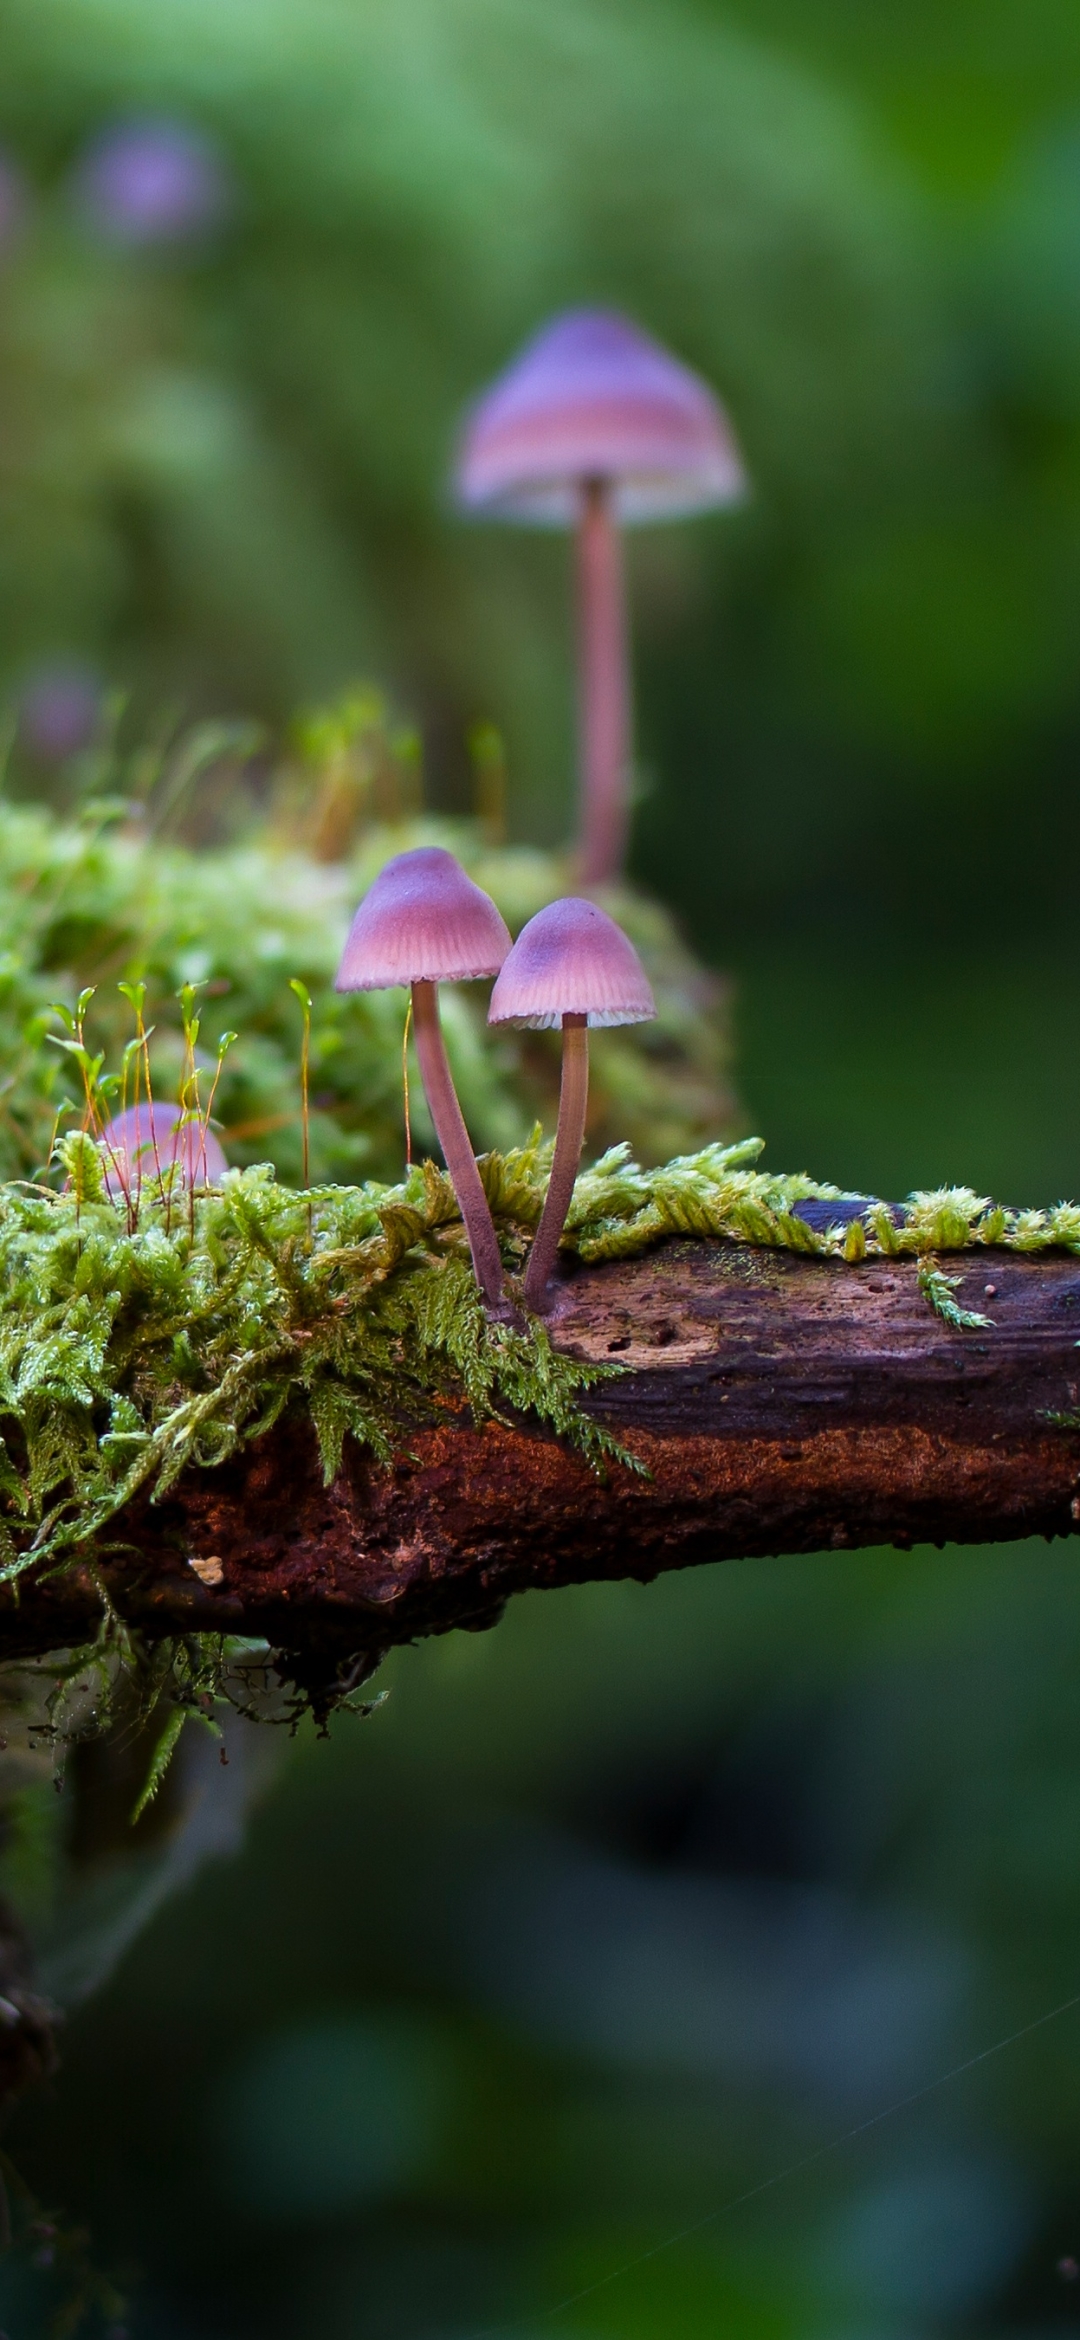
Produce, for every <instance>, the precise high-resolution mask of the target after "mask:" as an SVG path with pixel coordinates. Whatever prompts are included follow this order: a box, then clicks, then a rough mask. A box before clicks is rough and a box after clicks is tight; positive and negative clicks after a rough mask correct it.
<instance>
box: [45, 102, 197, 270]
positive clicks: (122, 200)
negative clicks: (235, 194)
mask: <svg viewBox="0 0 1080 2340" xmlns="http://www.w3.org/2000/svg"><path fill="white" fill-rule="evenodd" d="M75 191H76V195H77V197H78V200H79V203H80V205H81V208H82V210H83V211H84V213H85V214H86V216H87V218H88V219H89V221H90V223H91V225H92V226H93V227H94V228H95V229H96V230H97V232H98V234H99V235H102V236H104V237H106V238H107V240H108V241H109V242H110V243H113V244H158V243H180V242H182V241H184V240H185V239H186V238H188V237H195V236H199V235H205V234H206V232H207V231H208V230H209V229H210V228H213V227H215V226H216V225H217V223H218V221H219V220H220V219H222V218H223V217H224V215H225V213H226V211H227V210H228V208H229V195H230V189H229V183H228V179H227V176H226V172H225V169H224V167H223V164H222V162H221V159H220V157H219V156H218V154H217V153H216V151H215V149H214V148H213V146H212V145H211V144H210V142H209V140H208V139H206V138H204V137H203V136H202V134H201V132H199V131H197V130H189V129H187V128H185V126H184V125H183V124H182V123H180V122H169V121H155V120H146V121H134V122H125V123H121V124H119V125H118V126H117V127H116V128H114V129H111V130H106V131H104V132H103V133H102V135H101V136H100V137H99V138H97V139H95V140H94V142H93V144H92V145H91V146H90V147H88V148H87V151H86V153H85V154H84V156H83V158H82V161H81V163H80V164H79V166H78V170H77V172H76V177H75Z"/></svg>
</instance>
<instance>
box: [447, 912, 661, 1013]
mask: <svg viewBox="0 0 1080 2340" xmlns="http://www.w3.org/2000/svg"><path fill="white" fill-rule="evenodd" d="M655 1014H656V1002H655V1000H654V999H653V995H652V992H651V990H650V988H649V979H648V976H647V975H646V973H645V969H644V967H643V966H642V964H641V961H640V959H639V958H638V955H637V952H636V950H635V949H634V946H633V943H632V942H630V941H629V939H628V937H627V936H626V935H625V934H624V933H623V930H622V928H621V926H616V924H615V921H614V919H613V918H609V917H608V915H607V912H606V910H601V909H600V908H599V906H598V904H597V903H595V902H588V901H585V900H584V899H581V898H579V897H578V896H577V895H568V896H567V897H566V899H565V900H564V901H561V902H549V903H548V905H547V908H546V909H545V910H538V911H537V913H536V916H535V918H530V920H529V923H528V925H527V926H523V927H522V929H521V933H520V934H519V936H518V938H517V941H516V943H515V944H514V947H513V950H512V951H511V953H510V956H509V958H508V959H507V960H505V961H504V964H503V967H502V969H501V972H500V974H499V979H498V982H497V983H496V985H495V988H494V990H493V992H492V994H491V1006H490V1008H489V1010H488V1022H489V1024H523V1025H527V1026H529V1027H531V1028H532V1029H539V1028H541V1027H544V1026H553V1025H558V1024H561V1022H562V1019H563V1017H564V1016H584V1017H585V1018H586V1019H587V1021H588V1022H589V1023H590V1024H593V1025H596V1024H646V1023H648V1022H650V1021H651V1019H652V1017H653V1016H655Z"/></svg>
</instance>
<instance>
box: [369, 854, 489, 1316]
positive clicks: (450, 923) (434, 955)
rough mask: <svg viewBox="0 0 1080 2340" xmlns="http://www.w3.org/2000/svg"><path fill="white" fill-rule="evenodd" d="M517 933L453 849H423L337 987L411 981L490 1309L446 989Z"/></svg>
mask: <svg viewBox="0 0 1080 2340" xmlns="http://www.w3.org/2000/svg"><path fill="white" fill-rule="evenodd" d="M509 948H510V935H509V932H508V929H507V927H506V926H505V924H504V922H503V920H502V918H501V917H500V914H499V912H498V911H497V909H496V907H495V904H494V902H493V901H492V900H491V899H490V896H489V895H487V894H485V893H482V892H481V890H480V887H479V886H475V885H474V884H473V881H472V879H471V878H470V877H468V876H466V873H465V871H464V870H463V869H462V867H461V864H460V862H458V861H455V859H454V856H453V854H452V853H446V852H444V850H443V848H442V846H440V845H421V846H419V847H417V849H416V850H415V851H414V852H412V853H399V854H397V855H396V856H395V858H394V860H393V861H388V862H387V864H386V867H385V868H384V869H383V870H381V871H380V873H379V876H378V877H377V878H376V880H375V883H374V885H373V886H372V887H371V889H370V891H369V892H368V893H366V894H365V896H364V899H363V901H362V902H361V904H360V907H359V909H358V911H357V913H356V916H355V918H354V919H353V922H352V925H351V927H350V929H349V936H348V940H347V942H346V944H345V949H344V952H343V954H342V960H341V965H340V967H339V968H338V972H337V978H336V988H337V990H338V991H388V990H391V989H393V987H394V986H395V985H396V984H399V983H402V984H406V983H407V984H411V986H412V1013H413V1031H414V1034H415V1036H416V1053H417V1056H418V1057H419V1060H420V1071H421V1074H422V1076H423V1082H424V1089H425V1093H426V1095H427V1101H428V1105H429V1106H430V1108H431V1118H432V1120H433V1122H434V1124H435V1130H436V1135H437V1137H438V1140H439V1144H440V1145H441V1147H442V1150H443V1155H444V1158H445V1161H446V1167H447V1170H448V1171H449V1173H450V1178H451V1181H452V1184H453V1188H454V1193H455V1194H456V1196H457V1199H458V1203H459V1205H460V1209H461V1216H462V1218H463V1220H464V1222H465V1232H466V1234H467V1236H468V1238H469V1249H470V1251H471V1253H472V1262H473V1268H474V1271H475V1274H476V1281H477V1283H478V1284H479V1286H480V1290H481V1292H482V1293H483V1295H484V1299H485V1301H486V1302H487V1305H488V1307H489V1308H492V1309H498V1308H500V1306H501V1302H502V1260H501V1258H500V1256H499V1244H498V1238H497V1236H496V1234H495V1227H494V1223H493V1221H492V1217H491V1212H490V1210H489V1209H488V1202H487V1196H486V1195H485V1193H484V1188H483V1183H482V1181H481V1177H480V1172H479V1170H478V1169H477V1166H476V1157H475V1155H474V1153H473V1150H472V1144H471V1141H470V1138H469V1133H468V1130H467V1129H466V1127H465V1123H464V1120H463V1118H462V1112H461V1107H460V1105H459V1104H458V1100H457V1093H456V1091H455V1088H454V1084H453V1080H452V1079H451V1075H450V1067H449V1064H448V1063H447V1060H446V1048H445V1045H444V1042H443V1036H442V1026H441V1024H440V1022H439V1000H438V992H437V989H436V986H437V985H438V984H440V983H465V982H468V981H469V980H470V979H471V978H472V977H474V976H478V975H494V974H495V973H496V972H497V970H498V969H499V968H500V967H501V965H502V963H503V960H504V959H505V957H506V954H507V951H508V950H509Z"/></svg>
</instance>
